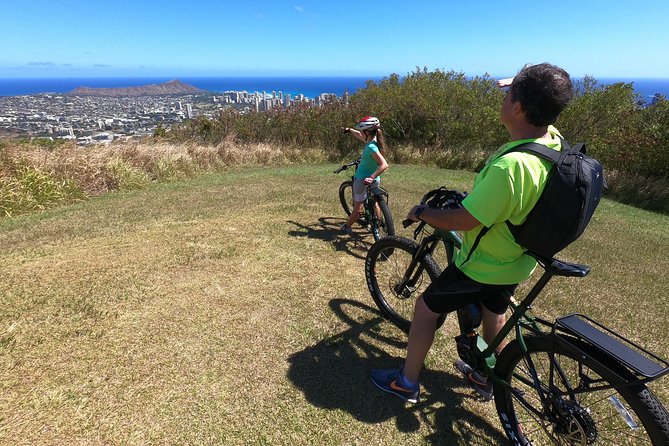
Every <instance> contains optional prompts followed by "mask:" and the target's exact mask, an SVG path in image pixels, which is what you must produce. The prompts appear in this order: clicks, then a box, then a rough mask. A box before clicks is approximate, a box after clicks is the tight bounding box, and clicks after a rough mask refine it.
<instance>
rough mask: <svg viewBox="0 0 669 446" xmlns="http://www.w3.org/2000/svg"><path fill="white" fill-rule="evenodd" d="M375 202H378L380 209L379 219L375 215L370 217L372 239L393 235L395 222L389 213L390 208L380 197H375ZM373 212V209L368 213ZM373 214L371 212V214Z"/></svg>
mask: <svg viewBox="0 0 669 446" xmlns="http://www.w3.org/2000/svg"><path fill="white" fill-rule="evenodd" d="M375 201H376V203H378V205H379V208H380V209H381V217H382V219H381V221H379V219H378V218H377V217H376V216H373V217H372V219H371V220H372V221H371V225H370V226H371V230H372V236H373V237H374V241H379V240H380V239H382V238H383V237H387V236H391V235H395V224H394V223H393V215H392V214H391V213H390V208H389V207H388V203H387V202H386V200H384V199H383V198H382V197H379V196H377V197H376V200H375ZM372 212H375V211H374V210H373V209H372V210H371V212H370V214H371V213H372ZM372 215H373V214H372Z"/></svg>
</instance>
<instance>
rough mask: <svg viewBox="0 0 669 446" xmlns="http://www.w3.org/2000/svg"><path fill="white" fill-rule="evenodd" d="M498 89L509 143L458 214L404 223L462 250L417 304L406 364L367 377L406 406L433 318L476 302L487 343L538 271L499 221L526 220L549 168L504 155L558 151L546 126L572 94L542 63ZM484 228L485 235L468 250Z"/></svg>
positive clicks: (419, 212) (433, 213)
mask: <svg viewBox="0 0 669 446" xmlns="http://www.w3.org/2000/svg"><path fill="white" fill-rule="evenodd" d="M498 85H499V86H500V87H504V88H505V87H508V88H509V90H508V92H507V94H506V96H505V98H504V101H503V102H502V107H501V112H500V119H501V121H502V123H503V124H504V126H505V127H506V129H507V131H508V133H509V136H510V139H511V142H509V143H507V144H504V145H503V146H502V147H500V148H499V149H498V150H497V151H496V152H495V153H494V154H493V155H492V156H491V157H490V158H489V159H488V161H487V162H486V165H485V167H484V168H483V170H481V172H480V173H479V174H478V175H477V177H476V178H475V180H474V187H473V189H472V191H471V193H470V194H469V195H468V196H467V198H465V200H463V202H462V206H463V207H462V208H460V209H431V208H427V207H425V206H424V205H418V206H414V207H413V208H412V209H411V210H410V211H409V214H408V216H407V218H410V219H412V220H415V221H418V220H422V221H425V222H426V223H427V224H429V225H430V226H433V227H436V228H440V229H444V230H456V231H462V232H463V243H462V249H461V250H460V251H459V252H458V255H457V256H456V258H455V262H454V264H453V265H450V266H448V267H447V268H446V269H445V270H444V271H443V272H442V274H441V275H440V276H439V277H438V278H437V279H436V280H435V281H434V282H433V283H432V284H431V285H430V286H429V287H428V289H427V290H426V291H425V293H423V295H422V296H421V297H420V298H418V300H417V301H416V305H415V309H414V316H413V321H412V323H411V329H410V331H409V342H408V345H407V356H406V359H405V362H404V365H403V366H402V367H400V368H399V369H394V370H382V369H374V370H372V371H371V375H370V377H371V379H372V382H373V383H374V384H375V385H376V386H377V387H378V388H380V389H381V390H383V391H386V392H389V393H392V394H394V395H397V396H399V397H401V398H403V399H404V400H406V401H410V402H416V401H417V399H418V395H419V392H420V386H419V381H418V379H419V374H420V370H421V368H422V366H423V362H424V360H425V357H426V356H427V353H428V351H429V349H430V347H431V346H432V342H433V341H434V333H435V329H436V324H437V320H438V318H439V317H440V316H441V315H442V314H446V313H449V312H452V311H456V310H458V309H459V308H462V307H464V306H465V305H468V304H470V303H473V302H480V304H481V307H482V316H483V320H482V328H483V337H484V339H485V340H486V342H488V343H489V342H491V341H492V339H493V338H494V337H495V335H496V334H497V333H498V332H499V330H500V328H501V327H502V326H503V325H504V322H505V316H504V313H505V311H506V309H507V300H506V296H508V295H512V294H513V292H514V290H515V288H516V286H517V285H518V283H519V282H521V281H523V280H525V279H527V278H528V277H530V275H531V274H532V271H534V268H535V267H536V261H535V260H534V259H533V258H532V257H530V256H528V255H525V254H524V250H523V248H522V247H521V246H520V245H518V244H517V243H516V242H515V240H514V238H513V235H512V234H511V232H510V231H509V229H508V227H507V225H506V224H505V221H507V220H509V221H511V223H513V224H520V223H521V222H523V221H524V220H525V218H526V217H527V215H528V213H529V212H530V210H531V209H532V207H533V206H534V204H535V203H536V202H537V200H538V199H539V196H540V195H541V192H542V191H543V188H544V185H545V183H546V179H547V177H548V172H549V170H550V167H551V166H550V162H549V161H546V160H543V159H541V158H539V157H537V156H535V155H532V154H529V153H525V152H512V153H509V154H506V152H507V151H508V150H510V149H511V148H513V147H515V146H517V145H519V144H522V143H525V142H531V141H534V142H537V143H539V144H543V145H545V146H547V147H549V148H552V149H554V150H558V151H559V150H560V149H561V144H560V134H559V133H558V131H557V130H556V129H555V128H554V127H553V126H552V124H553V123H554V122H555V121H556V120H557V117H558V116H559V114H560V113H561V112H562V110H563V109H564V108H565V107H566V105H567V103H568V102H569V101H570V100H571V98H572V97H573V87H572V83H571V80H570V78H569V74H568V73H567V72H566V71H564V70H562V69H561V68H558V67H556V66H554V65H550V64H547V63H543V64H539V65H533V66H527V67H525V68H523V69H522V70H521V71H520V72H519V73H518V74H517V75H516V76H515V77H514V78H511V79H506V80H502V81H500V82H498ZM484 227H489V228H490V230H489V231H488V233H487V234H486V235H485V237H481V238H480V240H479V243H478V245H477V246H476V248H475V249H474V250H472V247H473V246H474V243H475V240H476V238H477V235H478V234H479V232H480V231H481V229H483V228H484ZM470 251H471V252H470ZM456 368H457V369H458V370H460V371H461V372H462V373H463V374H464V375H465V377H466V378H467V379H468V381H469V383H470V385H471V386H472V387H473V388H474V389H475V390H476V391H477V392H478V393H479V394H481V395H482V396H483V397H484V398H486V399H491V398H492V383H488V382H486V381H485V379H484V378H483V377H481V375H479V374H478V373H476V371H475V370H473V369H472V368H471V367H469V365H467V364H466V363H464V362H462V361H456Z"/></svg>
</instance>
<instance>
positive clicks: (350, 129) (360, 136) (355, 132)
mask: <svg viewBox="0 0 669 446" xmlns="http://www.w3.org/2000/svg"><path fill="white" fill-rule="evenodd" d="M341 129H342V130H343V131H345V132H346V133H350V134H351V135H353V136H355V137H356V138H358V139H359V140H360V141H367V137H366V136H365V135H364V134H363V133H362V132H361V131H360V130H357V129H354V128H353V127H342V128H341Z"/></svg>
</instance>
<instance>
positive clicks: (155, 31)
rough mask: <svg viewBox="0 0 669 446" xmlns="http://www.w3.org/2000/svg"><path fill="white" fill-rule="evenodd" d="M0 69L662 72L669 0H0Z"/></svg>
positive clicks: (667, 71)
mask: <svg viewBox="0 0 669 446" xmlns="http://www.w3.org/2000/svg"><path fill="white" fill-rule="evenodd" d="M0 4H1V5H2V14H1V15H0V29H2V31H1V37H0V77H4V78H9V77H106V76H257V75H334V76H353V75H362V76H366V75H371V76H385V75H388V74H390V73H398V74H406V73H408V72H410V71H412V70H413V69H414V68H415V67H417V66H419V67H424V66H426V67H428V68H429V69H435V68H440V69H445V70H456V71H462V72H464V73H466V74H468V75H482V74H485V73H488V74H491V75H493V76H502V75H512V74H514V73H515V72H516V71H517V70H518V69H519V68H521V67H522V66H523V65H524V64H525V63H539V62H544V61H548V62H551V63H554V64H557V65H560V66H562V67H564V68H565V69H566V70H567V71H569V72H570V73H571V74H572V75H574V76H582V75H585V74H589V75H593V76H595V77H597V78H606V77H618V78H634V77H655V78H669V56H667V54H669V32H668V31H667V24H668V23H669V0H643V1H627V0H607V1H604V0H578V1H576V0H562V1H559V2H541V1H540V0H534V1H529V0H527V1H525V0H517V1H514V0H510V1H506V2H502V1H488V0H469V1H467V0H459V1H451V0H448V1H438V0H435V1H423V0H414V1H395V0H379V1H376V2H370V1H337V0H331V1H326V0H294V1H283V0H274V1H269V0H267V1H262V0H256V1H232V0H230V1H225V0H219V1H214V0H210V1H205V0H193V1H190V2H179V3H176V2H174V3H173V2H167V1H165V0H163V1H155V0H134V1H127V0H115V1H113V2H98V1H90V0H87V1H82V0H62V1H58V0H49V1H43V0H0Z"/></svg>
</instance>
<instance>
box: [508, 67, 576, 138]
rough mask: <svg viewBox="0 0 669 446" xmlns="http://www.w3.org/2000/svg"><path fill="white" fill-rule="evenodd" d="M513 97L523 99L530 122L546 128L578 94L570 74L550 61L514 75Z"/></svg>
mask: <svg viewBox="0 0 669 446" xmlns="http://www.w3.org/2000/svg"><path fill="white" fill-rule="evenodd" d="M510 94H511V99H512V100H513V101H520V105H521V107H522V108H523V111H524V112H525V118H526V119H527V122H528V123H529V124H532V125H534V126H536V127H543V126H547V125H550V124H553V123H554V122H555V121H556V120H557V118H558V116H559V115H560V113H561V112H562V110H563V109H564V108H565V107H566V106H567V104H568V103H569V101H570V100H571V98H572V97H573V96H574V89H573V87H572V84H571V79H570V78H569V73H567V72H566V71H565V70H563V69H562V68H559V67H556V66H555V65H551V64H549V63H542V64H538V65H531V66H528V67H525V68H523V69H522V70H520V72H519V73H518V74H517V75H516V76H515V77H514V78H513V82H512V84H511V88H510Z"/></svg>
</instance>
